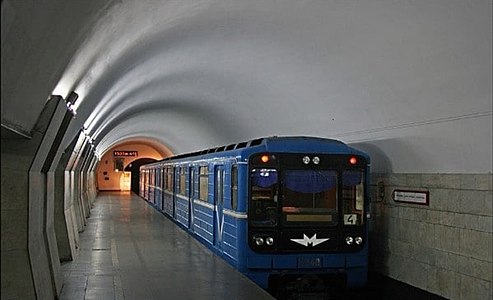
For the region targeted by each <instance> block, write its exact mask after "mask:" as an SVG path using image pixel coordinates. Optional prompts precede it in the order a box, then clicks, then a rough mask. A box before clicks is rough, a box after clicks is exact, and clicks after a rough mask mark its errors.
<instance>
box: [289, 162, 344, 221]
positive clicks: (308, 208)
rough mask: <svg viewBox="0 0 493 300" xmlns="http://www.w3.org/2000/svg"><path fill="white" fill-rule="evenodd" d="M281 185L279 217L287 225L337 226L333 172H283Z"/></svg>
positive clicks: (335, 178)
mask: <svg viewBox="0 0 493 300" xmlns="http://www.w3.org/2000/svg"><path fill="white" fill-rule="evenodd" d="M282 182H283V187H282V195H283V199H282V215H283V220H284V221H285V222H286V223H287V224H290V223H291V224H296V223H300V222H302V223H305V222H318V223H320V222H323V223H330V224H333V225H335V224H336V223H337V186H338V183H337V172H336V171H331V170H286V171H285V172H283V180H282Z"/></svg>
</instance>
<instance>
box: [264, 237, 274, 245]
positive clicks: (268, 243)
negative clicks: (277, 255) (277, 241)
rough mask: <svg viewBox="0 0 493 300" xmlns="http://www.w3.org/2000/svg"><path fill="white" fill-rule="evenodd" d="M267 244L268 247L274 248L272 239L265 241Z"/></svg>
mask: <svg viewBox="0 0 493 300" xmlns="http://www.w3.org/2000/svg"><path fill="white" fill-rule="evenodd" d="M265 243H266V244H267V246H272V245H274V239H273V238H272V237H268V238H266V239H265Z"/></svg>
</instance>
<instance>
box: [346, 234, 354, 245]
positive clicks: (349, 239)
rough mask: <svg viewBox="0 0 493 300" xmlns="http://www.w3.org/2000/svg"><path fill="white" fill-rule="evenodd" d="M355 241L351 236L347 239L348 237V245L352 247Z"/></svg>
mask: <svg viewBox="0 0 493 300" xmlns="http://www.w3.org/2000/svg"><path fill="white" fill-rule="evenodd" d="M353 241H354V240H353V238H352V237H350V236H347V237H346V244H348V245H352V244H353Z"/></svg>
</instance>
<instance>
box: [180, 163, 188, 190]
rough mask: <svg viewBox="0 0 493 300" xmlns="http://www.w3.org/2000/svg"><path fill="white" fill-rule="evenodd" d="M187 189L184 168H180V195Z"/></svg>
mask: <svg viewBox="0 0 493 300" xmlns="http://www.w3.org/2000/svg"><path fill="white" fill-rule="evenodd" d="M186 191H187V188H186V179H185V168H184V167H181V168H180V195H185V194H186Z"/></svg>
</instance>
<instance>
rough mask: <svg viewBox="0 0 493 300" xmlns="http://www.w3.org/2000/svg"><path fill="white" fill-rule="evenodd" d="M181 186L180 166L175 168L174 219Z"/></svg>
mask: <svg viewBox="0 0 493 300" xmlns="http://www.w3.org/2000/svg"><path fill="white" fill-rule="evenodd" d="M179 188H180V168H179V167H174V168H173V219H175V220H176V195H177V194H178V192H179Z"/></svg>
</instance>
